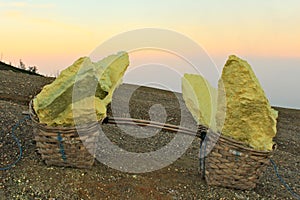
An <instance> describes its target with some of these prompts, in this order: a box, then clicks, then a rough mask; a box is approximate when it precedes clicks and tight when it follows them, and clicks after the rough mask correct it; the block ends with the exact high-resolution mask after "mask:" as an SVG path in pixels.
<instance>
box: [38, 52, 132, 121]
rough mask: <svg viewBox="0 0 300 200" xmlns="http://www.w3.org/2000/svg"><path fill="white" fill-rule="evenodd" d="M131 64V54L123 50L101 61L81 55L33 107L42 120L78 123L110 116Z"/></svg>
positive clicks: (48, 86)
mask: <svg viewBox="0 0 300 200" xmlns="http://www.w3.org/2000/svg"><path fill="white" fill-rule="evenodd" d="M128 65H129V59H128V54H127V53H126V52H119V53H118V54H116V55H111V56H108V57H106V58H104V59H102V60H100V61H98V62H95V63H94V62H92V61H91V60H90V58H88V57H82V58H79V59H78V60H77V61H75V62H74V63H73V64H72V65H71V66H70V67H68V68H67V69H65V70H63V71H62V72H61V74H60V75H59V76H58V77H57V78H56V79H55V80H54V81H53V82H52V83H51V84H49V85H46V86H45V87H44V88H43V89H42V91H41V92H40V93H39V94H38V95H37V96H36V97H35V98H34V100H33V107H34V110H35V112H36V113H37V115H38V117H39V120H40V122H41V123H45V124H47V125H48V126H74V125H75V121H74V110H76V112H75V113H76V117H78V120H76V124H77V123H78V124H81V123H88V122H91V121H93V120H94V119H93V118H95V117H94V116H96V119H97V120H101V119H103V118H105V117H106V106H107V105H108V104H109V103H110V102H111V100H112V95H113V92H114V90H115V89H116V88H117V87H118V85H120V83H121V82H122V77H123V75H124V73H125V71H126V69H127V67H128Z"/></svg>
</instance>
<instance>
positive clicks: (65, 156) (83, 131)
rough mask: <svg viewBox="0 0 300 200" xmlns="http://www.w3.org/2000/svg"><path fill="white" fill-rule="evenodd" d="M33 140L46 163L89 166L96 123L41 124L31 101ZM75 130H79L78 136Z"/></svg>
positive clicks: (94, 143)
mask: <svg viewBox="0 0 300 200" xmlns="http://www.w3.org/2000/svg"><path fill="white" fill-rule="evenodd" d="M29 113H30V117H31V119H32V121H33V128H34V140H35V141H36V147H37V150H38V152H39V153H40V154H41V156H42V159H43V160H44V161H45V163H46V164H47V165H53V166H63V167H76V168H89V167H91V166H92V165H93V164H94V161H95V153H96V149H97V138H98V135H99V132H98V131H99V130H98V126H97V124H98V123H93V124H89V125H85V126H82V127H79V128H76V127H49V126H47V125H45V124H41V123H39V121H38V117H37V115H36V114H35V112H34V110H33V107H32V102H31V103H30V105H29ZM77 131H80V136H79V134H78V132H77Z"/></svg>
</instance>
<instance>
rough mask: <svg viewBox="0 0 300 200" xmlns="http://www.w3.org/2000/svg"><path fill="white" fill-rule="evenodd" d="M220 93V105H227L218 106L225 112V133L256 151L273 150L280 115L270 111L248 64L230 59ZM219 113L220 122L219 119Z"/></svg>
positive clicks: (225, 68)
mask: <svg viewBox="0 0 300 200" xmlns="http://www.w3.org/2000/svg"><path fill="white" fill-rule="evenodd" d="M222 85H223V86H224V88H223V87H221V86H222ZM224 90H225V91H224ZM218 93H219V95H218V105H222V103H220V102H225V104H224V105H225V106H223V107H218V114H219V113H223V112H224V111H226V115H225V121H224V125H223V127H222V126H221V125H222V124H218V129H219V130H220V131H221V132H222V134H223V135H225V136H229V137H231V138H234V139H236V140H239V141H243V142H245V143H246V144H248V145H249V146H251V147H252V148H254V149H257V150H271V149H272V146H273V141H272V139H273V137H274V136H275V135H276V119H277V116H278V112H277V111H276V110H274V109H272V108H271V106H270V104H269V101H268V99H267V98H266V95H265V93H264V91H263V89H262V87H261V85H260V83H259V81H258V79H257V78H256V76H255V74H254V72H253V70H252V69H251V67H250V65H249V64H248V63H247V62H246V61H244V60H242V59H240V58H238V57H236V56H233V55H232V56H229V59H228V60H227V62H226V64H225V66H224V68H223V71H222V77H221V79H220V80H219V90H218ZM224 97H225V99H224ZM218 114H217V119H218V118H220V116H218ZM222 117H223V116H221V118H222Z"/></svg>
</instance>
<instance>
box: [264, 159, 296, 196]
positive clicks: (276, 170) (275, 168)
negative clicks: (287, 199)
mask: <svg viewBox="0 0 300 200" xmlns="http://www.w3.org/2000/svg"><path fill="white" fill-rule="evenodd" d="M270 161H271V163H272V165H273V168H274V170H275V173H276V176H277V178H278V179H279V180H280V182H281V183H282V184H283V185H284V187H285V188H286V189H287V190H288V191H289V192H290V193H291V195H293V197H295V198H296V199H298V200H300V196H299V195H298V194H297V193H296V192H294V190H293V189H292V188H291V187H290V186H289V185H288V184H287V183H286V182H285V181H284V180H283V178H282V177H281V176H280V175H279V173H278V169H277V165H276V164H275V162H274V161H273V160H272V159H270Z"/></svg>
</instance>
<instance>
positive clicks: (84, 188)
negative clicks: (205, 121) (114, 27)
mask: <svg viewBox="0 0 300 200" xmlns="http://www.w3.org/2000/svg"><path fill="white" fill-rule="evenodd" d="M52 80H53V79H52V78H45V77H38V76H34V75H27V74H22V73H15V72H11V71H0V82H1V84H0V126H1V132H0V155H1V157H0V168H3V167H5V166H7V165H9V164H10V163H12V162H14V161H15V160H17V158H18V155H19V150H18V146H17V143H16V142H15V141H14V139H13V138H12V135H11V129H12V126H14V125H15V124H16V122H17V121H18V120H20V119H23V118H24V115H22V112H23V111H27V110H28V106H27V105H28V101H29V100H30V99H31V98H32V97H33V96H34V95H35V94H37V93H38V92H39V91H40V89H41V87H42V86H43V85H45V84H47V83H49V82H51V81H52ZM127 105H129V106H128V107H127ZM276 109H277V110H279V119H278V134H277V136H276V138H275V142H276V143H277V144H278V149H277V151H276V152H275V154H274V156H273V160H274V161H275V162H276V164H277V166H278V170H279V173H280V174H281V175H282V177H283V178H284V180H286V182H287V184H288V185H290V186H291V188H292V189H293V190H294V191H295V192H297V193H298V194H299V193H300V175H299V171H300V155H299V151H300V144H299V139H300V135H299V133H300V110H292V109H285V108H276ZM126 110H127V111H128V112H126ZM158 111H159V112H158ZM109 115H110V116H112V115H113V116H115V117H116V116H122V117H133V118H139V119H148V120H149V119H152V120H155V121H167V122H168V123H170V124H176V125H179V124H180V125H182V126H187V127H189V128H191V129H192V128H195V124H194V121H193V119H192V117H191V116H190V115H189V113H187V112H186V108H185V107H184V105H182V99H181V97H180V96H179V97H178V98H177V95H176V94H173V93H171V92H167V91H162V90H157V89H152V88H145V87H136V86H130V85H123V86H121V87H120V88H119V89H118V90H117V91H116V93H115V95H114V99H113V103H112V105H111V109H110V111H109ZM102 129H103V132H104V133H105V135H106V136H107V138H109V139H110V141H112V143H113V144H116V145H117V146H119V147H121V148H122V149H124V151H128V152H138V153H143V152H151V151H157V150H159V149H161V148H163V147H164V146H165V145H166V144H168V143H170V142H171V141H172V140H173V139H174V138H175V137H176V134H175V133H171V132H167V131H155V130H153V129H149V128H148V129H147V128H143V127H138V126H135V127H131V128H128V129H126V130H125V131H124V129H122V127H118V126H116V125H109V124H105V125H102ZM126 131H127V132H126ZM128 133H130V134H128ZM145 133H148V134H150V135H152V137H147V138H138V137H136V136H139V135H141V134H142V135H143V134H144V135H145ZM15 135H16V137H17V138H18V139H19V140H20V144H21V145H22V149H23V156H22V159H21V160H20V162H18V163H17V164H16V165H15V166H13V167H12V168H10V169H8V170H0V199H292V198H293V197H292V195H291V194H290V193H289V192H288V191H287V190H286V189H285V188H284V186H283V185H282V184H281V183H280V181H279V180H278V178H277V177H276V174H275V172H274V170H273V167H272V166H271V165H269V166H268V168H267V170H266V172H265V173H264V175H263V176H262V178H261V180H260V182H259V184H258V185H257V187H256V188H255V189H254V190H251V191H241V190H235V189H227V188H223V187H214V186H208V185H207V184H206V183H205V180H203V179H201V177H200V174H199V158H198V154H199V142H200V141H199V139H197V138H195V139H194V140H193V141H192V143H191V144H190V145H189V148H188V149H187V151H185V153H184V154H183V155H182V156H181V157H180V158H179V159H178V160H176V161H175V162H173V163H172V164H170V165H168V166H166V167H164V168H161V169H158V170H155V171H152V172H148V173H127V172H124V169H123V170H117V169H113V168H110V167H108V166H107V165H105V164H103V163H101V162H99V161H96V162H95V164H94V166H92V167H91V168H90V169H77V168H63V167H55V166H47V165H45V163H44V162H43V160H42V159H41V155H40V154H38V153H37V151H36V144H35V142H34V141H33V129H32V122H31V121H29V120H27V121H25V122H24V124H22V125H21V126H19V128H17V129H16V131H15ZM186 137H187V136H186ZM187 140H188V139H187ZM183 143H184V141H183ZM98 153H99V152H98ZM174 154H176V149H175V150H174ZM139 164H140V163H139ZM152 164H153V163H152V162H150V161H149V163H148V165H152ZM144 165H147V163H144ZM144 167H145V168H147V167H148V168H149V166H144ZM150 167H151V166H150Z"/></svg>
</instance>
